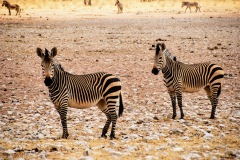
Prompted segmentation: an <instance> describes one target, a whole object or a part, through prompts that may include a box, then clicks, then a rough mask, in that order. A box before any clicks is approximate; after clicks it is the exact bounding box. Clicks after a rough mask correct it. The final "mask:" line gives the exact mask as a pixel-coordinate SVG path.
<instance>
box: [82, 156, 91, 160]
mask: <svg viewBox="0 0 240 160" xmlns="http://www.w3.org/2000/svg"><path fill="white" fill-rule="evenodd" d="M79 160H94V158H93V157H90V156H83V157H81V158H80V159H79Z"/></svg>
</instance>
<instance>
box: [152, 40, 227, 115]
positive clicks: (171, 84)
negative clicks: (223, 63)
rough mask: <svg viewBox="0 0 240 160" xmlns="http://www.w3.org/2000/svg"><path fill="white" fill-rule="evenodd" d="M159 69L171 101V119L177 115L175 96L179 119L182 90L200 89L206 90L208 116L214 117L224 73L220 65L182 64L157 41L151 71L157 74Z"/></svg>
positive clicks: (193, 90) (192, 91) (190, 91)
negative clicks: (210, 108) (209, 113)
mask: <svg viewBox="0 0 240 160" xmlns="http://www.w3.org/2000/svg"><path fill="white" fill-rule="evenodd" d="M160 70H162V73H163V77H164V82H165V85H166V87H167V89H168V93H169V95H170V98H171V101H172V107H173V116H172V118H173V119H175V117H176V115H177V113H176V98H177V101H178V106H179V108H180V112H181V119H183V118H184V114H183V109H182V92H188V93H194V92H197V91H199V90H201V89H204V90H205V91H206V93H207V96H208V98H209V100H210V102H211V105H212V112H211V117H210V118H211V119H214V117H215V111H216V106H217V103H218V96H219V95H220V93H221V85H222V81H223V75H224V72H223V69H222V68H221V67H219V66H218V65H216V64H211V63H199V64H184V63H182V62H179V61H177V60H176V57H175V56H173V55H171V53H170V52H169V51H168V49H166V46H165V44H164V43H158V44H157V45H156V53H155V57H154V65H153V69H152V73H153V74H155V75H157V74H158V73H159V71H160Z"/></svg>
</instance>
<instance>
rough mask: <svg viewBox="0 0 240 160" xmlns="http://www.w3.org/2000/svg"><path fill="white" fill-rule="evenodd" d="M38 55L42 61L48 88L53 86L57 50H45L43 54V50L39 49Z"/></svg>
mask: <svg viewBox="0 0 240 160" xmlns="http://www.w3.org/2000/svg"><path fill="white" fill-rule="evenodd" d="M37 55H38V56H39V57H40V58H41V59H42V63H41V65H42V70H43V76H44V79H45V80H44V83H45V85H46V86H50V85H51V84H52V78H53V76H54V60H53V58H54V57H55V56H56V55H57V48H56V47H54V48H52V50H51V52H49V51H48V50H47V49H45V53H43V51H42V49H41V48H37Z"/></svg>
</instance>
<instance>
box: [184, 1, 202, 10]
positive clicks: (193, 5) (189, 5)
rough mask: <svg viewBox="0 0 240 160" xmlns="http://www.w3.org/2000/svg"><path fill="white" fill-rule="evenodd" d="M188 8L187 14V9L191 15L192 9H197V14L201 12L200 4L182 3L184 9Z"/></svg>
mask: <svg viewBox="0 0 240 160" xmlns="http://www.w3.org/2000/svg"><path fill="white" fill-rule="evenodd" d="M184 6H186V9H185V12H186V11H187V9H188V8H189V10H190V13H191V7H196V12H197V11H198V10H199V12H201V11H200V8H201V7H200V5H199V4H198V2H182V7H184Z"/></svg>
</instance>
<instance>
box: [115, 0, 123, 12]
mask: <svg viewBox="0 0 240 160" xmlns="http://www.w3.org/2000/svg"><path fill="white" fill-rule="evenodd" d="M115 6H117V7H118V13H123V4H122V3H121V2H119V0H117V1H116V3H115Z"/></svg>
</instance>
